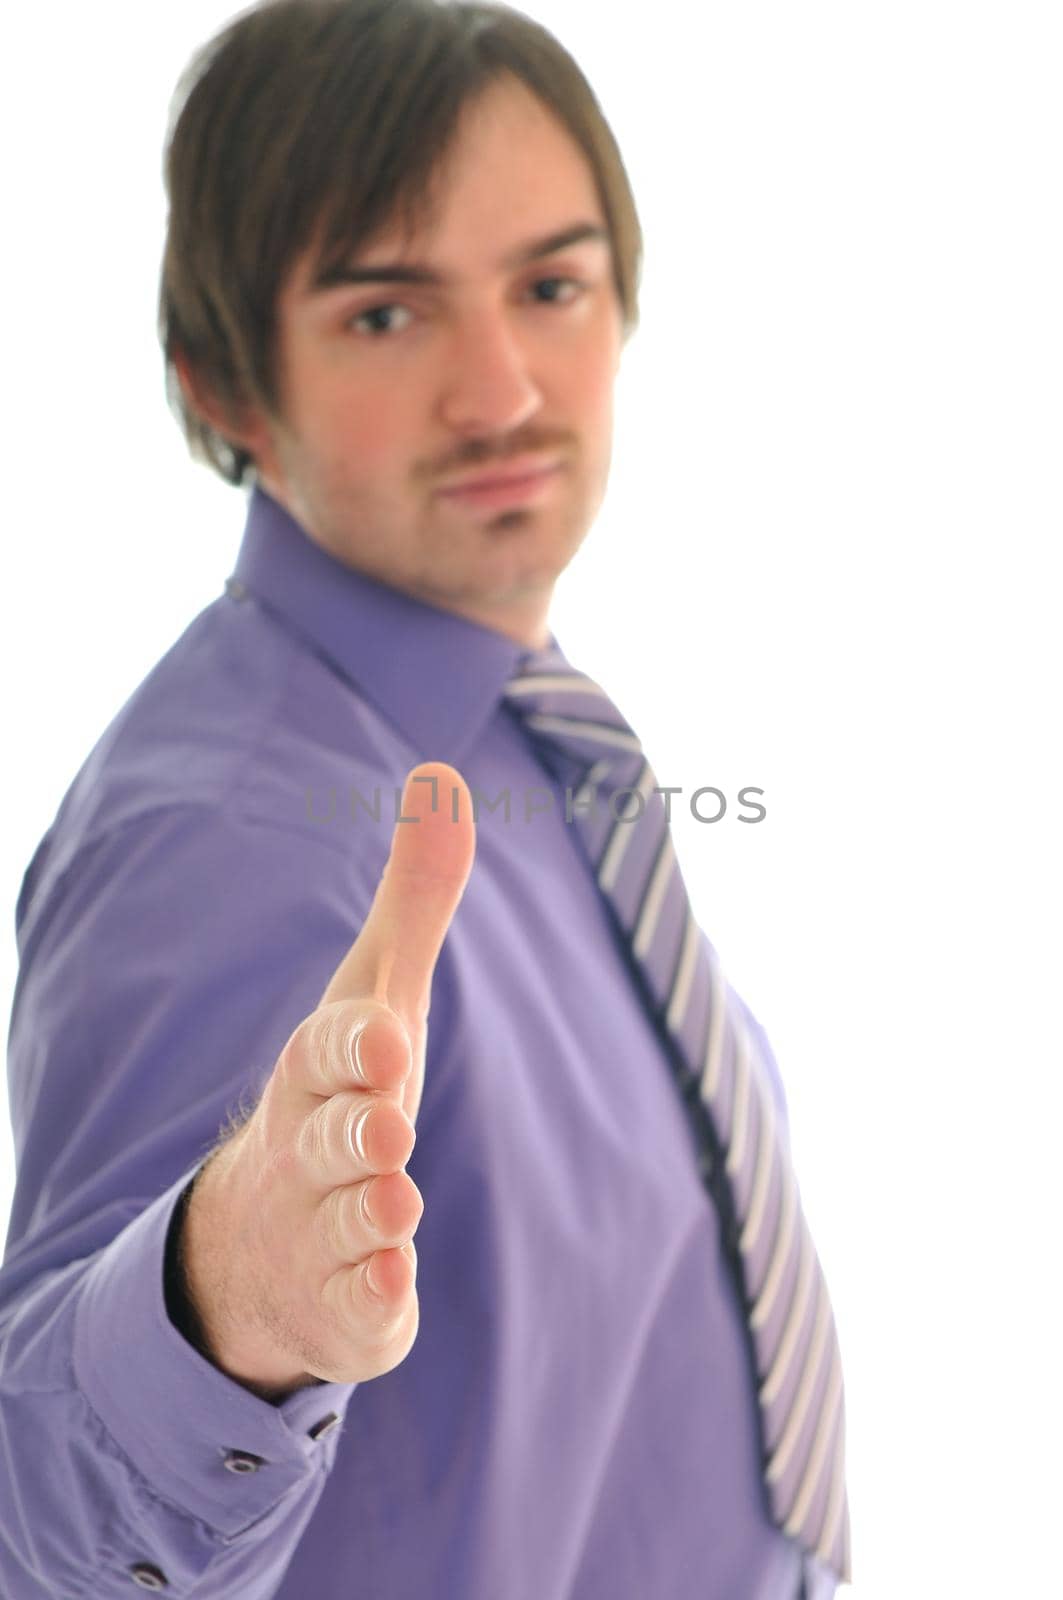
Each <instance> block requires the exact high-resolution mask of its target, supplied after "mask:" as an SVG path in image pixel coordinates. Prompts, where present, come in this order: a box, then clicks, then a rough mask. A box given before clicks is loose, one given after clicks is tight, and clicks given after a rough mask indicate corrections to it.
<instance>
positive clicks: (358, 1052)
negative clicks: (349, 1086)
mask: <svg viewBox="0 0 1063 1600" xmlns="http://www.w3.org/2000/svg"><path fill="white" fill-rule="evenodd" d="M364 1031H365V1030H364V1029H363V1028H359V1030H358V1032H357V1033H356V1034H355V1036H354V1070H355V1072H356V1073H357V1074H358V1076H359V1077H360V1078H361V1080H362V1082H363V1083H368V1082H369V1079H368V1078H367V1077H366V1075H365V1062H364V1061H363V1060H362V1034H363V1033H364Z"/></svg>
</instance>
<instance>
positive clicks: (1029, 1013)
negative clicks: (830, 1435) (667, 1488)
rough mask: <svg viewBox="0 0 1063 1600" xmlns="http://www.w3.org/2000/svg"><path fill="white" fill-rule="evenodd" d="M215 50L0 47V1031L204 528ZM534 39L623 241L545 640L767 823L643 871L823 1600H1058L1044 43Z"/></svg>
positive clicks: (76, 16) (1053, 259)
mask: <svg viewBox="0 0 1063 1600" xmlns="http://www.w3.org/2000/svg"><path fill="white" fill-rule="evenodd" d="M232 9H233V8H231V7H230V6H228V5H226V4H218V3H213V4H212V3H207V0H182V3H181V5H180V6H178V5H175V4H170V5H166V6H143V5H137V6H134V5H132V4H121V5H115V4H104V5H97V6H91V7H82V6H76V5H73V4H67V5H66V6H65V7H60V8H58V9H57V8H55V7H48V8H41V9H40V10H39V11H34V10H31V8H28V7H20V8H19V11H18V15H17V22H16V23H15V24H14V25H13V26H12V25H9V30H8V34H7V39H8V45H7V50H6V51H5V54H6V55H7V61H8V74H7V79H6V89H5V98H4V102H3V107H2V118H3V126H2V132H3V151H4V156H3V163H4V193H5V200H6V203H5V213H6V216H5V222H6V228H5V232H6V234H7V245H6V248H5V252H4V259H3V278H4V286H5V287H4V313H5V315H4V319H3V321H4V351H3V368H4V383H3V388H2V396H3V398H2V402H0V403H2V405H3V407H4V413H5V417H4V421H5V427H4V440H5V445H6V472H5V474H4V513H5V515H4V522H5V526H6V539H5V550H4V581H3V585H2V594H3V598H2V605H3V613H2V623H3V627H2V634H0V639H2V649H3V658H4V659H3V682H4V685H5V727H6V739H5V744H6V749H7V754H8V766H7V777H6V783H5V797H6V804H5V807H4V818H5V826H4V830H3V836H2V855H0V876H2V881H0V899H2V901H3V903H4V904H5V905H6V906H8V908H9V912H8V918H9V920H8V922H7V928H8V932H7V933H6V934H5V936H4V941H3V945H2V949H0V957H2V971H0V987H2V989H3V994H4V997H5V1004H8V1005H9V1003H10V994H11V990H12V986H13V984H14V978H15V960H16V957H15V947H14V939H13V936H12V931H11V930H12V926H13V911H14V904H15V900H16V897H17V893H18V888H19V883H20V880H21V875H22V872H23V871H24V869H25V866H26V865H27V863H28V861H29V859H30V856H31V854H32V852H33V849H34V848H35V846H36V843H37V840H38V839H39V837H40V835H41V833H42V832H43V831H44V829H45V828H46V827H47V826H48V824H49V822H50V821H51V819H52V816H53V815H54V812H55V809H56V806H57V805H58V803H59V800H60V799H61V797H62V794H63V792H64V790H65V788H66V786H67V784H68V782H69V781H70V779H71V778H72V777H73V774H74V772H75V771H76V769H77V767H78V766H79V765H80V763H81V761H82V760H83V759H84V756H85V755H86V754H87V752H88V750H89V749H90V747H91V745H92V744H93V742H94V741H95V739H96V738H97V737H98V735H99V733H100V732H101V731H102V729H103V727H104V726H105V724H106V723H107V722H108V721H109V720H110V718H111V716H112V715H113V714H114V712H115V711H116V710H117V709H118V707H119V706H120V704H121V703H122V702H123V701H124V700H125V698H126V697H127V695H128V694H129V693H130V692H131V691H132V690H133V689H134V688H135V686H136V685H137V683H138V682H139V680H140V678H141V677H142V676H143V674H144V673H145V672H146V671H147V670H148V668H149V667H150V666H151V665H152V664H153V662H154V661H155V660H156V658H157V657H158V656H159V655H160V654H161V653H162V651H163V650H164V649H165V648H166V647H167V646H168V645H169V644H170V643H171V642H172V640H173V639H174V638H175V637H176V635H177V634H178V633H179V632H180V631H181V630H182V629H183V628H184V626H185V625H186V624H187V622H188V621H189V620H190V619H191V617H192V616H193V615H194V614H195V612H196V611H197V610H198V609H199V608H200V607H201V606H203V605H205V604H207V603H209V602H210V601H211V600H212V599H213V598H214V597H215V595H216V594H217V593H218V591H219V588H220V586H221V583H222V581H223V580H224V578H225V576H226V575H227V573H228V572H229V571H230V570H231V565H232V560H233V557H234V555H235V551H236V547H237V543H238V540H239V535H240V532H241V528H242V521H243V501H242V497H241V496H240V494H239V493H238V492H237V491H233V490H229V489H227V488H226V487H225V486H224V485H222V484H221V483H220V482H216V481H214V480H213V479H212V478H211V477H210V476H209V474H208V473H207V472H206V470H205V469H202V468H194V467H192V466H191V465H188V464H187V463H186V459H185V455H184V449H183V444H182V441H181V439H180V436H179V433H178V431H177V428H176V425H175V424H174V422H173V421H172V420H171V418H170V416H169V414H168V412H167V411H166V409H165V405H164V401H163V393H162V380H161V370H162V369H161V361H160V358H159V354H158V349H157V346H156V343H155V335H154V313H155V293H156V281H157V269H158V260H159V253H160V248H161V240H162V230H163V224H164V202H163V196H162V187H161V178H160V171H161V145H162V139H163V133H164V128H165V118H166V107H167V101H168V97H169V94H170V91H171V88H172V86H173V84H174V82H175V80H176V77H177V74H178V72H179V71H180V69H181V68H182V66H183V64H184V62H185V60H186V58H187V56H188V54H189V53H190V51H191V50H192V49H193V47H194V46H195V45H196V44H197V43H198V42H199V41H200V40H202V39H203V38H205V37H206V36H207V34H208V33H210V32H212V31H213V30H214V28H215V27H216V26H217V25H219V24H220V23H221V22H222V21H223V20H224V19H225V18H226V17H228V16H229V15H230V14H231V13H232ZM528 9H529V10H530V11H531V12H532V14H533V15H535V16H536V17H537V18H539V19H540V20H542V21H544V22H546V23H547V24H548V25H550V26H551V27H553V28H555V30H556V31H557V32H558V34H559V36H560V37H561V38H562V39H563V40H564V42H565V43H566V44H567V45H568V46H569V48H570V49H571V50H572V51H573V52H574V54H575V55H576V56H577V58H578V59H579V60H580V61H581V63H582V64H583V66H584V68H585V70H586V71H587V72H588V75H589V77H590V79H591V81H592V83H593V84H594V85H595V87H596V90H597V92H598V94H599V97H600V98H601V100H602V103H603V105H604V107H605V109H606V112H607V114H608V115H609V117H610V119H611V121H612V123H613V125H614V128H615V130H616V132H617V135H618V138H619V140H620V144H621V148H622V149H623V151H624V152H625V157H626V160H627V164H628V167H629V170H630V173H631V176H632V180H633V183H634V186H635V191H636V195H637V197H638V200H639V205H640V210H641V214H642V218H643V223H644V226H645V231H646V237H647V254H646V266H645V274H644V289H643V297H642V306H643V316H642V328H641V331H640V332H639V333H638V334H637V336H636V338H635V341H634V343H633V345H632V346H631V347H630V349H629V351H628V353H627V355H626V357H625V365H624V371H623V374H622V377H621V382H620V390H619V395H618V408H619V409H618V424H617V442H616V454H615V466H614V475H613V480H612V484H611V488H610V492H609V497H608V500H607V503H606V506H605V508H604V510H603V512H602V514H601V516H600V518H599V520H598V523H597V524H596V527H595V530H594V532H593V533H592V535H591V537H590V539H589V541H588V543H587V545H586V547H585V549H584V550H583V552H581V554H580V556H579V558H578V559H577V561H576V563H575V564H574V566H573V568H572V570H571V572H570V573H569V574H568V575H567V576H566V579H565V580H564V582H563V584H562V586H561V588H560V590H559V593H558V598H557V601H556V605H555V610H554V613H553V618H552V621H553V625H554V628H555V631H556V632H557V633H558V636H559V638H560V639H561V641H562V643H563V645H564V646H565V648H566V650H567V652H568V654H569V655H570V657H571V658H572V659H573V660H574V661H575V662H577V663H578V664H579V665H581V666H583V667H584V668H585V669H586V670H588V671H591V672H592V673H594V674H595V675H597V676H599V677H600V678H601V679H602V680H603V681H604V682H605V684H606V686H607V687H608V688H609V689H610V691H611V692H612V693H613V695H614V697H615V698H616V699H617V700H618V702H619V703H620V705H621V706H622V707H623V708H624V710H625V712H626V713H627V714H628V715H629V717H630V718H631V720H632V722H633V723H634V725H635V726H636V728H638V729H639V730H640V732H641V733H642V734H643V737H644V740H645V742H646V744H647V746H648V748H649V751H650V754H651V756H652V758H653V760H654V764H655V767H656V769H657V773H658V776H659V778H660V780H661V782H663V783H674V784H681V785H683V786H684V788H685V789H686V790H687V791H690V790H692V789H693V788H695V787H697V786H698V785H699V784H715V785H717V786H719V787H720V788H722V789H723V790H724V791H725V792H726V793H728V794H731V795H734V794H735V793H736V792H737V790H738V788H740V787H741V786H742V785H743V784H757V785H760V786H762V787H763V788H764V789H765V791H766V804H767V806H768V817H767V820H766V821H765V822H764V823H763V824H762V825H761V826H759V827H747V826H742V825H740V824H738V823H737V822H735V821H733V820H732V818H731V817H730V816H729V817H727V818H725V819H724V820H723V821H722V822H721V823H719V824H718V825H716V826H714V827H709V826H706V825H702V824H698V823H696V822H695V821H694V820H693V819H692V818H691V817H690V815H689V813H687V814H686V815H685V816H684V815H682V814H680V819H679V821H678V822H677V825H676V833H677V846H678V849H679V852H680V856H681V860H682V864H683V868H684V872H685V875H686V877H687V880H688V883H689V885H690V888H691V892H692V895H693V898H694V900H695V906H696V909H697V911H698V913H699V916H700V918H701V920H702V922H703V924H704V926H705V927H706V929H707V930H708V932H709V934H710V937H711V938H712V939H713V941H714V943H715V944H716V945H717V947H718V948H719V949H720V950H721V952H722V954H723V957H724V960H725V963H726V965H727V967H728V970H729V973H730V975H731V977H732V980H733V981H734V982H735V983H736V985H737V987H738V988H739V989H740V991H741V992H742V993H743V994H744V995H745V996H746V998H747V999H748V1000H749V1001H750V1002H751V1004H752V1005H753V1007H754V1009H755V1010H756V1011H757V1012H758V1014H759V1015H760V1016H761V1018H762V1020H763V1021H764V1023H765V1025H766V1026H767V1028H768V1030H769V1033H770V1034H771V1036H772V1038H773V1041H774V1043H775V1046H776V1053H777V1054H778V1056H779V1058H780V1061H781V1063H782V1065H783V1070H784V1074H785V1077H786V1082H787V1087H788V1092H789V1096H790V1103H791V1120H792V1128H793V1142H794V1146H795V1150H796V1155H797V1161H798V1170H799V1173H800V1176H801V1180H802V1191H803V1194H804V1198H805V1204H806V1208H807V1210H808V1211H809V1213H810V1215H811V1219H812V1223H813V1230H814V1232H815V1235H816V1237H817V1240H818V1243H819V1248H820V1254H821V1256H822V1258H823V1260H824V1263H825V1266H826V1268H827V1272H828V1277H829V1279H830V1282H831V1285H832V1289H833V1295H834V1301H835V1305H836V1311H837V1318H838V1323H839V1327H840V1333H841V1338H842V1345H843V1351H844V1354H845V1358H846V1376H847V1403H848V1413H849V1455H850V1461H851V1472H850V1481H851V1504H852V1516H853V1531H854V1559H855V1563H856V1567H857V1582H856V1584H855V1585H854V1587H853V1589H852V1591H851V1592H852V1593H853V1594H854V1595H855V1596H856V1597H857V1600H897V1597H898V1596H904V1597H905V1600H912V1597H923V1596H934V1597H938V1596H948V1597H952V1596H963V1597H967V1596H982V1595H986V1596H989V1595H994V1596H995V1595H1004V1594H1006V1595H1009V1596H1019V1595H1027V1594H1029V1595H1033V1594H1037V1595H1041V1594H1048V1593H1050V1592H1052V1593H1059V1592H1060V1589H1059V1588H1058V1587H1057V1586H1058V1585H1059V1583H1060V1579H1059V1565H1060V1563H1059V1557H1058V1555H1057V1548H1058V1546H1057V1542H1056V1538H1055V1535H1054V1534H1053V1533H1052V1531H1051V1530H1052V1528H1053V1526H1054V1515H1053V1513H1054V1511H1055V1499H1056V1498H1057V1497H1056V1496H1055V1495H1050V1490H1051V1489H1052V1488H1053V1487H1054V1488H1055V1489H1056V1490H1058V1486H1059V1469H1058V1456H1057V1453H1056V1442H1057V1437H1058V1431H1059V1424H1060V1420H1061V1415H1060V1409H1061V1408H1060V1392H1059V1381H1058V1377H1057V1369H1058V1351H1059V1348H1060V1345H1061V1334H1063V1328H1061V1325H1060V1320H1059V1317H1058V1313H1057V1311H1056V1308H1055V1303H1054V1295H1053V1292H1052V1291H1053V1289H1054V1288H1058V1280H1059V1270H1058V1257H1059V1249H1058V1243H1057V1227H1056V1224H1057V1221H1058V1217H1059V1210H1060V1208H1059V1204H1058V1179H1057V1177H1056V1162H1055V1160H1054V1156H1055V1151H1056V1145H1057V1123H1058V1118H1059V1112H1060V1107H1061V1095H1060V1090H1059V1081H1058V1080H1059V1071H1060V1065H1061V1062H1060V1046H1059V1030H1058V1025H1057V1016H1058V997H1059V979H1058V966H1059V955H1060V941H1059V932H1058V927H1059V911H1058V907H1059V895H1060V887H1061V886H1060V873H1059V866H1060V862H1059V849H1058V842H1057V841H1058V815H1059V806H1060V796H1059V784H1058V770H1057V758H1056V751H1057V747H1058V731H1057V729H1058V701H1059V695H1058V683H1059V666H1060V661H1059V652H1058V646H1057V643H1056V636H1057V631H1058V622H1057V616H1058V609H1059V606H1058V596H1057V580H1056V573H1055V557H1056V549H1057V546H1058V543H1059V536H1060V425H1061V421H1063V416H1061V412H1063V404H1061V385H1063V377H1061V374H1063V338H1061V310H1060V303H1061V297H1060V285H1061V284H1063V259H1061V257H1063V250H1061V229H1060V152H1061V149H1063V128H1061V120H1063V119H1061V115H1060V95H1059V87H1058V86H1059V83H1060V81H1061V66H1063V63H1061V59H1060V57H1061V52H1060V50H1059V47H1058V42H1057V40H1056V38H1055V37H1054V36H1053V33H1052V27H1051V24H1052V22H1053V21H1054V18H1053V15H1052V14H1053V11H1054V8H1053V7H1050V6H1048V5H1045V6H1034V5H1027V4H1022V3H1016V0H1012V3H1010V4H1008V5H1007V6H1005V5H1003V4H1000V5H997V6H995V7H994V6H989V5H984V4H977V3H974V4H968V5H964V6H962V7H961V6H959V5H958V4H957V5H951V6H950V5H945V4H941V3H936V0H919V3H918V4H914V3H911V0H900V3H898V0H894V3H892V4H891V5H888V6H887V5H879V6H875V7H870V6H867V5H854V4H852V3H851V0H850V3H846V4H843V3H840V0H838V3H835V4H826V3H822V0H811V3H808V4H805V5H802V6H793V5H788V4H781V3H779V0H771V3H767V4H762V5H759V6H737V5H727V6H720V5H713V4H705V5H701V4H698V5H694V4H684V5H675V4H672V5H658V6H653V7H651V8H642V7H637V8H636V7H625V6H620V5H617V4H615V3H612V4H606V3H605V0H596V3H593V4H592V3H583V4H577V3H576V0H563V3H562V0H554V3H551V4H547V3H545V0H536V3H532V4H530V5H529V6H528ZM603 597H604V598H603ZM605 600H607V601H608V604H606V603H605ZM0 1148H2V1156H3V1159H2V1162H0V1165H2V1166H3V1167H4V1169H5V1171H4V1175H3V1182H2V1185H0V1217H2V1216H3V1215H4V1214H5V1211H6V1205H7V1200H8V1197H9V1194H10V1183H11V1176H10V1170H9V1169H10V1147H9V1145H6V1146H3V1147H0ZM1053 1280H1055V1281H1054V1282H1053ZM736 1600H738V1597H736Z"/></svg>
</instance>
